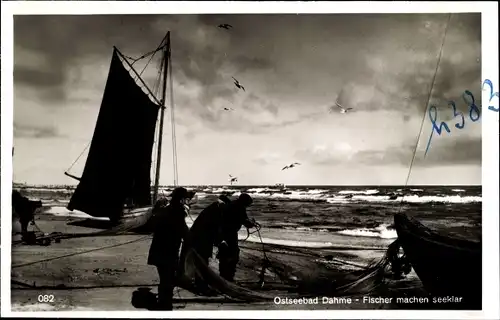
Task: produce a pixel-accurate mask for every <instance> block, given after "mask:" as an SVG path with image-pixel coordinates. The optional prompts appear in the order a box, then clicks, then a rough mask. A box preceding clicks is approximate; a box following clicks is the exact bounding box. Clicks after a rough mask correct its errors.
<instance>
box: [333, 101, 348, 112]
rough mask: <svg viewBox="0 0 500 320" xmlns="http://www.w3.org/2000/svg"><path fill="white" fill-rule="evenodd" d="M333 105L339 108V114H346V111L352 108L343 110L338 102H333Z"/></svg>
mask: <svg viewBox="0 0 500 320" xmlns="http://www.w3.org/2000/svg"><path fill="white" fill-rule="evenodd" d="M335 105H336V106H337V107H339V108H340V113H347V111H349V110H352V108H344V107H343V106H341V105H340V104H339V103H338V101H335Z"/></svg>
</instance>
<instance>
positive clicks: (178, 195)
mask: <svg viewBox="0 0 500 320" xmlns="http://www.w3.org/2000/svg"><path fill="white" fill-rule="evenodd" d="M195 194H196V191H188V190H187V189H186V188H183V187H178V188H175V189H174V190H173V191H172V193H171V194H170V195H169V197H171V198H172V199H186V198H187V199H191V198H193V197H194V195H195Z"/></svg>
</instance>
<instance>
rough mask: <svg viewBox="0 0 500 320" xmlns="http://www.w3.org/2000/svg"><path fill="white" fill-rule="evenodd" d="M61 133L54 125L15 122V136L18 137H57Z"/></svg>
mask: <svg viewBox="0 0 500 320" xmlns="http://www.w3.org/2000/svg"><path fill="white" fill-rule="evenodd" d="M59 136H60V134H59V132H58V130H57V128H55V127H54V126H41V125H40V126H29V125H20V124H16V123H14V137H16V138H37V139H40V138H55V137H59Z"/></svg>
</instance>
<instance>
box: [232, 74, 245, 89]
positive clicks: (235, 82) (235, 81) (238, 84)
mask: <svg viewBox="0 0 500 320" xmlns="http://www.w3.org/2000/svg"><path fill="white" fill-rule="evenodd" d="M232 78H233V80H234V85H235V86H236V87H238V89H242V90H243V91H245V87H244V86H242V85H241V83H240V82H239V81H238V80H237V79H236V78H235V77H232Z"/></svg>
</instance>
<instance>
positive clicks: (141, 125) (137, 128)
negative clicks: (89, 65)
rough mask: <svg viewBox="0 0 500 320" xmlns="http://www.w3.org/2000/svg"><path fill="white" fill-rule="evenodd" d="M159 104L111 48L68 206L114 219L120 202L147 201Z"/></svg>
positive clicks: (145, 203)
mask: <svg viewBox="0 0 500 320" xmlns="http://www.w3.org/2000/svg"><path fill="white" fill-rule="evenodd" d="M159 108H160V107H159V106H158V105H157V104H155V103H153V102H152V101H151V99H150V98H149V96H148V95H147V94H146V93H144V92H143V91H142V89H141V88H140V87H139V86H138V85H137V84H136V82H135V81H134V79H133V78H132V77H131V75H130V73H129V72H128V71H127V70H126V69H125V67H124V65H123V63H122V61H121V60H120V58H119V56H118V53H117V51H116V49H115V50H114V51H113V58H112V60H111V66H110V70H109V75H108V80H107V82H106V88H105V90H104V96H103V98H102V103H101V109H100V111H99V116H98V118H97V123H96V127H95V130H94V136H93V138H92V143H91V145H90V150H89V154H88V158H87V162H86V164H85V168H84V170H83V174H82V177H81V179H80V183H79V184H78V186H77V188H76V190H75V192H74V194H73V197H72V198H71V200H70V202H69V205H68V209H69V210H80V211H83V212H85V213H87V214H90V215H92V216H96V217H116V218H117V217H119V216H120V215H121V213H122V211H123V206H124V204H125V202H132V203H133V204H134V205H135V206H145V205H150V204H151V187H150V185H151V180H150V179H151V178H150V170H151V162H152V161H151V155H152V151H153V143H154V134H155V126H156V119H157V116H158V110H159Z"/></svg>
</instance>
